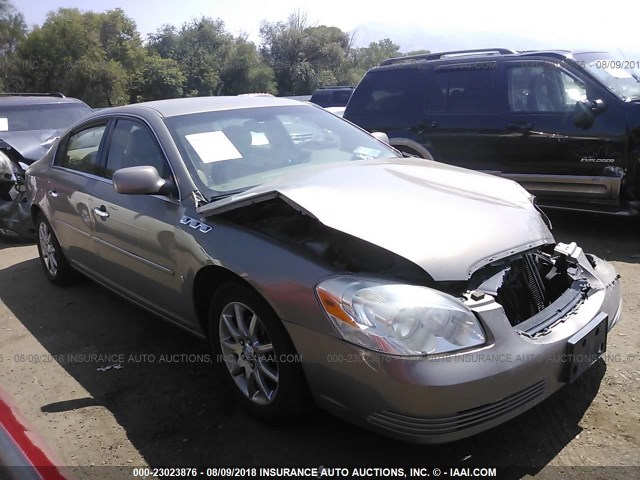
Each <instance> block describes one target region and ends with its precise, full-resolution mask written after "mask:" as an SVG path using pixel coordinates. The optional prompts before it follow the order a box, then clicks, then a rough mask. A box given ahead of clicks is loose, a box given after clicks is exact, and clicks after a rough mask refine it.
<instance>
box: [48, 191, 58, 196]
mask: <svg viewBox="0 0 640 480" xmlns="http://www.w3.org/2000/svg"><path fill="white" fill-rule="evenodd" d="M48 193H49V195H50V196H52V197H53V198H58V192H56V191H55V190H49V192H48Z"/></svg>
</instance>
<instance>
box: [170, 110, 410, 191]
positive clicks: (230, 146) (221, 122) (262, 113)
mask: <svg viewBox="0 0 640 480" xmlns="http://www.w3.org/2000/svg"><path fill="white" fill-rule="evenodd" d="M166 124H167V126H168V128H169V130H170V131H171V134H172V136H173V138H174V140H175V142H176V144H177V145H178V148H179V149H180V153H181V154H182V156H183V158H184V159H185V161H186V163H187V167H188V168H189V170H190V171H191V173H192V175H193V176H194V177H197V179H199V180H200V182H199V183H201V184H204V187H205V189H206V190H207V191H206V192H205V191H203V192H202V193H203V194H204V195H205V196H208V197H210V198H213V197H216V196H220V195H225V194H228V193H229V192H235V191H240V190H244V189H246V188H249V187H253V186H256V185H260V184H262V183H264V182H265V181H267V180H268V179H270V178H272V177H275V176H277V175H280V174H283V173H289V172H290V171H292V170H294V169H299V168H304V167H305V166H306V165H317V164H323V163H335V162H349V161H352V160H365V159H372V158H379V159H384V158H397V157H398V156H399V154H398V152H396V151H395V150H394V149H392V148H390V147H388V146H386V145H384V144H383V143H381V142H379V141H377V140H376V139H374V138H373V137H371V136H370V135H369V134H367V133H365V132H363V131H362V130H360V129H358V128H356V127H354V126H353V125H351V124H350V123H348V122H345V121H344V120H342V119H340V118H338V117H336V116H335V115H332V114H331V113H328V112H326V111H324V110H322V109H320V108H317V107H313V106H310V105H292V106H282V107H261V108H246V109H238V110H226V111H220V112H205V113H197V114H190V115H183V116H179V117H171V118H168V119H167V120H166Z"/></svg>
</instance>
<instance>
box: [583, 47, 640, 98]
mask: <svg viewBox="0 0 640 480" xmlns="http://www.w3.org/2000/svg"><path fill="white" fill-rule="evenodd" d="M575 57H576V60H577V61H578V63H580V64H581V65H582V66H583V67H584V68H585V69H586V70H587V71H589V72H590V73H591V74H592V75H593V76H594V77H596V78H597V79H598V80H600V82H602V83H603V84H604V86H605V87H607V88H608V89H609V90H610V91H611V92H612V93H614V94H615V95H617V96H618V97H619V98H620V99H621V100H624V101H628V100H638V99H640V62H639V61H637V60H635V61H634V60H623V59H621V58H617V57H615V56H613V55H610V54H608V53H585V54H576V56H575Z"/></svg>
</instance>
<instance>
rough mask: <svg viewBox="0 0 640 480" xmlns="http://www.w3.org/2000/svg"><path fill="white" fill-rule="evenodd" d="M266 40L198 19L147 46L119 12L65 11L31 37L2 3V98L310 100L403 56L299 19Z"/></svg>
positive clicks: (385, 43)
mask: <svg viewBox="0 0 640 480" xmlns="http://www.w3.org/2000/svg"><path fill="white" fill-rule="evenodd" d="M260 38H261V43H260V45H259V47H257V46H256V45H255V44H254V43H252V42H250V41H249V40H248V39H247V38H246V36H245V35H239V36H234V35H232V34H231V33H229V32H228V31H227V30H226V28H225V24H224V22H223V20H221V19H213V18H209V17H201V18H197V19H194V20H192V21H190V22H188V23H185V24H184V25H182V26H181V27H179V28H178V27H175V26H172V25H163V26H162V27H160V28H159V29H158V30H157V31H156V32H155V33H153V34H151V35H149V37H148V39H147V42H146V44H143V42H142V40H141V38H140V34H139V33H138V30H137V27H136V24H135V22H134V21H133V20H132V19H131V18H129V17H127V15H126V14H125V12H124V11H123V10H122V9H120V8H116V9H114V10H107V11H105V12H101V13H98V12H91V11H88V12H83V11H80V10H78V9H74V8H61V9H58V10H57V11H55V12H51V13H50V14H49V15H48V16H47V19H46V21H45V22H44V23H43V24H42V25H41V26H36V27H34V28H33V30H31V31H30V32H28V31H27V28H26V25H25V23H24V17H23V16H22V14H21V13H19V12H17V11H16V10H15V9H14V8H13V6H12V4H11V3H10V0H0V55H1V56H0V68H1V70H0V90H2V89H11V90H16V91H40V92H47V91H60V92H63V93H64V94H65V95H69V96H74V97H78V98H80V99H82V100H84V101H85V102H87V103H89V104H90V105H92V106H94V107H104V106H112V105H122V104H126V103H130V102H140V101H147V100H154V99H164V98H175V97H183V96H204V95H237V94H241V93H251V92H263V93H272V94H280V95H304V94H309V93H311V92H313V90H315V89H316V88H317V87H319V86H325V85H354V84H356V83H358V82H359V81H360V79H361V78H362V76H363V75H364V74H365V73H366V71H367V70H368V69H369V68H371V67H373V66H375V65H378V64H379V63H380V62H381V61H383V60H385V59H387V58H389V57H394V56H398V55H400V52H399V46H398V45H396V44H394V43H393V42H392V41H391V40H389V39H384V40H380V41H378V42H372V43H371V44H370V45H369V46H368V47H363V48H354V47H353V46H352V40H353V38H352V35H350V34H349V33H347V32H344V31H342V30H340V29H339V28H337V27H331V26H326V25H311V24H310V23H309V22H308V20H307V17H306V15H305V14H304V13H301V12H295V13H293V14H292V15H290V16H289V18H288V19H287V21H285V22H274V23H269V22H262V24H261V26H260ZM425 52H427V51H426V50H425ZM412 53H420V52H412Z"/></svg>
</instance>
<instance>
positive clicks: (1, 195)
mask: <svg viewBox="0 0 640 480" xmlns="http://www.w3.org/2000/svg"><path fill="white" fill-rule="evenodd" d="M27 168H28V165H27V164H25V163H24V162H22V161H21V160H20V159H18V158H16V156H14V155H12V152H11V151H6V150H0V235H1V236H4V237H7V238H15V239H29V240H31V239H33V237H34V229H33V223H32V221H31V215H30V213H29V204H28V203H27V192H26V188H25V171H26V169H27Z"/></svg>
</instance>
